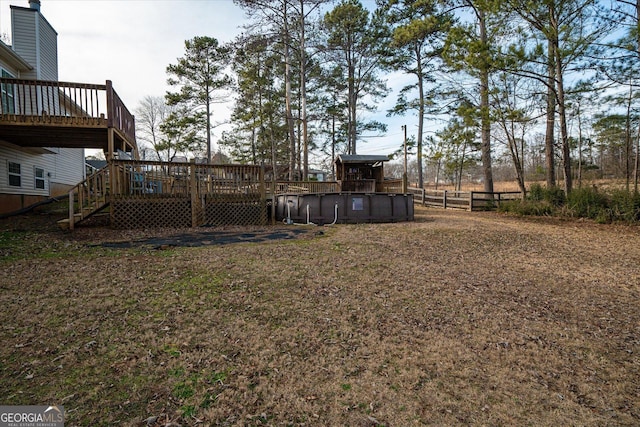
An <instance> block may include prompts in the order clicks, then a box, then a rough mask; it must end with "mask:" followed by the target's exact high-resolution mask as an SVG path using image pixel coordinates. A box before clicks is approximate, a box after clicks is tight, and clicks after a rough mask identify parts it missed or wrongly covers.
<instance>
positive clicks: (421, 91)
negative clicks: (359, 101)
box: [415, 0, 640, 189]
mask: <svg viewBox="0 0 640 427" xmlns="http://www.w3.org/2000/svg"><path fill="white" fill-rule="evenodd" d="M639 1H640V0H639ZM415 49H416V59H417V66H416V69H417V71H418V72H417V74H418V96H419V97H420V101H419V103H420V105H419V107H418V108H419V111H418V141H417V143H418V148H417V149H418V153H417V157H418V188H420V189H423V188H424V178H423V175H422V134H423V132H424V103H425V100H424V76H423V75H422V57H421V56H420V44H419V43H416V45H415Z"/></svg>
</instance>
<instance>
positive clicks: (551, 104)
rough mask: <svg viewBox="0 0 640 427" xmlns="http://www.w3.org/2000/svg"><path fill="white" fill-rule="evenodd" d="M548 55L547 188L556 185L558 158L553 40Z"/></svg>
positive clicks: (545, 139) (545, 144) (549, 43)
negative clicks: (555, 136)
mask: <svg viewBox="0 0 640 427" xmlns="http://www.w3.org/2000/svg"><path fill="white" fill-rule="evenodd" d="M547 47H548V49H547V55H548V56H547V57H548V59H549V77H548V79H547V128H546V131H545V137H544V148H545V160H546V166H547V188H552V187H555V186H556V159H555V157H556V156H555V144H554V139H555V138H554V135H555V125H556V123H555V121H556V94H555V89H554V88H555V86H556V79H555V75H556V70H555V65H554V61H553V58H554V50H553V43H551V40H549V41H548V45H547Z"/></svg>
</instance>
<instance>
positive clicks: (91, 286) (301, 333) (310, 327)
mask: <svg viewBox="0 0 640 427" xmlns="http://www.w3.org/2000/svg"><path fill="white" fill-rule="evenodd" d="M21 221H22V220H20V221H3V222H2V223H0V255H2V257H1V260H0V264H1V265H2V271H3V274H2V276H0V304H2V307H3V310H2V311H0V325H1V326H0V339H1V340H2V343H3V345H2V346H1V347H0V396H2V397H1V402H0V403H2V404H5V405H28V404H30V405H31V404H32V405H35V404H39V405H44V404H62V405H64V407H65V410H66V411H67V424H66V425H69V426H101V425H104V426H107V425H130V426H145V425H146V426H168V425H182V426H192V425H224V426H247V425H248V426H261V425H274V426H275V425H278V426H280V425H307V426H308V425H332V426H338V425H344V426H382V425H385V426H408V425H469V424H474V425H475V424H477V425H532V426H557V425H581V426H601V425H628V426H631V425H638V424H640V404H639V402H640V359H639V357H640V356H639V355H640V311H639V310H638V307H639V306H640V269H639V268H638V265H639V264H640V245H638V237H639V235H640V232H639V230H638V228H635V227H625V226H612V225H597V224H594V223H591V222H587V221H581V222H578V221H560V220H556V219H536V220H525V219H517V218H510V217H504V216H500V215H497V214H495V213H468V212H455V211H441V210H426V209H423V208H419V207H416V221H415V222H413V223H397V224H364V225H339V226H335V227H322V228H313V229H312V230H313V232H312V233H307V234H306V235H305V236H306V237H305V238H296V239H290V240H266V241H261V242H244V243H235V244H227V245H205V246H202V247H177V246H175V247H174V246H171V245H167V247H166V248H165V249H164V250H153V249H152V248H149V247H147V246H144V245H142V246H136V245H133V247H128V248H127V247H125V248H122V249H115V248H104V247H101V246H99V244H100V243H102V242H117V241H122V242H126V241H140V239H143V238H149V237H154V236H155V237H159V236H158V235H159V234H162V235H163V236H164V237H170V236H171V235H174V234H180V233H185V231H184V230H182V231H167V230H164V231H140V232H137V231H128V232H124V231H114V230H108V229H102V228H99V229H96V228H84V229H83V228H79V229H78V230H76V232H74V233H73V234H62V233H61V232H58V231H55V230H54V229H48V228H46V227H44V228H43V227H39V228H38V227H35V231H28V227H25V226H24V225H22V226H21V227H20V230H16V229H15V227H14V225H15V224H16V223H20V224H22V222H21ZM24 221H27V220H24ZM318 230H321V231H322V233H316V231H318ZM186 232H188V233H189V234H194V233H195V234H197V232H198V230H195V229H193V230H187V231H186ZM125 246H126V245H125Z"/></svg>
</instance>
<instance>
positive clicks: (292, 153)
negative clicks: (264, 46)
mask: <svg viewBox="0 0 640 427" xmlns="http://www.w3.org/2000/svg"><path fill="white" fill-rule="evenodd" d="M287 19H288V16H287V6H286V2H285V5H284V19H283V23H284V26H283V35H282V41H283V44H284V85H285V109H286V115H287V127H288V129H289V180H290V181H293V180H294V176H295V170H296V135H295V128H294V121H293V114H292V113H291V52H290V50H289V25H288V21H287Z"/></svg>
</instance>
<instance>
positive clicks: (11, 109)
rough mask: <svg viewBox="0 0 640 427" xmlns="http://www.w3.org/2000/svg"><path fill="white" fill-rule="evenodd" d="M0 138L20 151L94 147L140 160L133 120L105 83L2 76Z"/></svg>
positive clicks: (111, 88)
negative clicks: (20, 148) (27, 149)
mask: <svg viewBox="0 0 640 427" xmlns="http://www.w3.org/2000/svg"><path fill="white" fill-rule="evenodd" d="M0 89H1V91H0V101H1V102H0V139H2V140H5V141H7V142H10V143H12V144H15V145H18V146H21V147H62V148H96V149H102V150H103V151H104V152H105V153H108V154H113V153H115V152H116V151H117V150H122V151H125V152H133V153H135V154H134V155H136V156H137V146H136V137H135V121H134V117H133V115H132V114H131V113H130V112H129V110H128V109H127V107H126V106H125V105H124V103H123V102H122V100H121V99H120V97H119V96H118V94H117V93H116V91H115V90H114V89H113V86H112V84H111V82H110V81H107V82H106V84H104V85H96V84H85V83H69V82H57V81H45V80H20V79H10V78H0Z"/></svg>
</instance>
